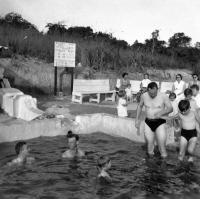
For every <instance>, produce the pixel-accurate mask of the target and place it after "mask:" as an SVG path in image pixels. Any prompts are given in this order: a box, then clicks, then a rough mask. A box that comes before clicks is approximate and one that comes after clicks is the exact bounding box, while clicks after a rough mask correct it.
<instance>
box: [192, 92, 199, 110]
mask: <svg viewBox="0 0 200 199" xmlns="http://www.w3.org/2000/svg"><path fill="white" fill-rule="evenodd" d="M192 98H193V99H194V100H195V101H196V104H197V106H198V107H199V108H200V93H198V94H197V96H193V97H192Z"/></svg>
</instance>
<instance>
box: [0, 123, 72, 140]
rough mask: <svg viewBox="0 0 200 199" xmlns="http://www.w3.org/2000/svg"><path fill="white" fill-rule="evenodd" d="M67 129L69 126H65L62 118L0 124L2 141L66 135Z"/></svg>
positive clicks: (0, 138)
mask: <svg viewBox="0 0 200 199" xmlns="http://www.w3.org/2000/svg"><path fill="white" fill-rule="evenodd" d="M68 127H69V125H68ZM66 131H67V128H66V127H63V125H62V121H61V120H60V119H44V120H34V121H31V122H26V121H22V120H12V121H10V122H5V123H1V124H0V142H12V141H16V140H27V139H32V138H36V137H40V136H57V135H64V134H66Z"/></svg>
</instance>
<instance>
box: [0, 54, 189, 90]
mask: <svg viewBox="0 0 200 199" xmlns="http://www.w3.org/2000/svg"><path fill="white" fill-rule="evenodd" d="M0 67H3V68H4V69H5V72H4V75H5V76H6V77H7V78H8V79H9V80H10V82H11V85H12V86H13V87H16V88H20V89H22V90H23V91H24V92H27V93H37V94H53V91H54V67H53V63H47V62H46V61H44V60H39V59H38V58H31V57H29V58H25V57H23V56H15V57H13V58H1V59H0ZM62 71H63V68H60V69H58V88H59V74H60V72H62ZM147 72H148V73H149V74H150V78H151V79H152V80H157V81H174V79H175V75H176V74H177V73H181V74H182V75H183V78H184V80H186V81H189V79H190V78H191V77H190V74H191V71H190V70H186V69H181V70H180V69H167V70H158V69H157V70H155V69H151V68H149V69H147ZM74 76H75V78H84V79H89V78H94V79H104V78H109V79H110V80H111V87H112V88H114V86H115V85H116V79H117V78H120V75H119V74H118V73H116V72H111V71H107V72H95V71H91V70H90V69H89V68H86V67H82V68H76V69H75V74H74ZM129 76H130V79H135V80H141V79H142V77H143V74H142V73H140V72H134V71H132V72H131V71H130V73H129ZM70 81H71V76H70V75H68V76H67V77H66V76H65V77H64V82H63V85H64V93H65V94H69V93H70Z"/></svg>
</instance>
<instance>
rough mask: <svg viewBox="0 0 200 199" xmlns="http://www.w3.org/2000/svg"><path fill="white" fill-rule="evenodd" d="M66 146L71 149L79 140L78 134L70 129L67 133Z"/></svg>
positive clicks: (74, 147) (75, 146)
mask: <svg viewBox="0 0 200 199" xmlns="http://www.w3.org/2000/svg"><path fill="white" fill-rule="evenodd" d="M67 141H68V146H69V148H70V149H71V150H73V149H76V148H77V145H78V141H79V136H78V135H77V134H74V133H73V132H72V131H71V130H70V131H68V133H67Z"/></svg>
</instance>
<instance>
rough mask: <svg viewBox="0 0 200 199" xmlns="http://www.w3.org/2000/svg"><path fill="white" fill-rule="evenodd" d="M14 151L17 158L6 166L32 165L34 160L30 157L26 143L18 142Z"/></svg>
mask: <svg viewBox="0 0 200 199" xmlns="http://www.w3.org/2000/svg"><path fill="white" fill-rule="evenodd" d="M15 151H16V154H17V158H15V159H14V160H12V161H11V162H9V163H8V166H12V165H21V164H23V163H26V164H30V163H32V162H33V161H34V160H35V158H33V157H30V153H29V152H30V147H29V146H28V144H27V143H26V142H23V141H22V142H18V143H17V144H16V145H15Z"/></svg>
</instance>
